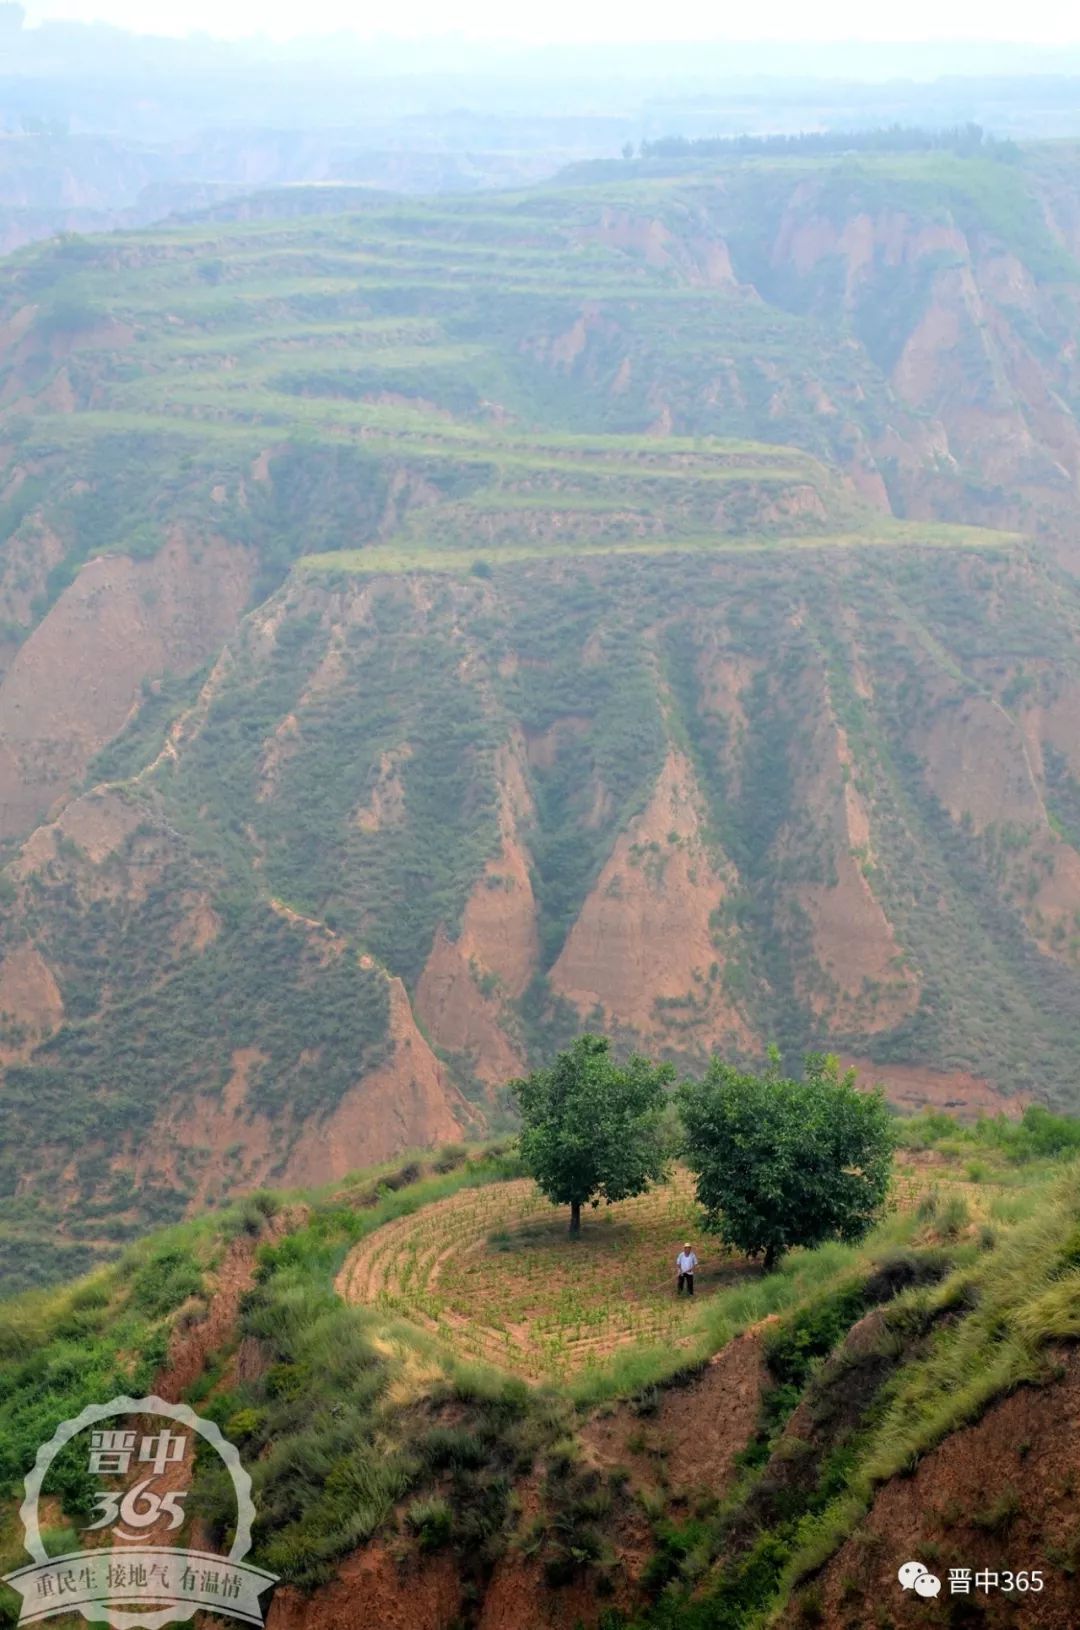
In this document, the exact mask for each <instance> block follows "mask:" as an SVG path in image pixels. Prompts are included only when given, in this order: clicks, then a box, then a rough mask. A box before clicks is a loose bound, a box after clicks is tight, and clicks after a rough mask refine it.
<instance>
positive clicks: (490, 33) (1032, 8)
mask: <svg viewBox="0 0 1080 1630" xmlns="http://www.w3.org/2000/svg"><path fill="white" fill-rule="evenodd" d="M23 3H24V4H25V6H26V10H27V14H28V18H29V19H30V20H31V21H34V22H38V21H41V20H42V19H44V18H46V17H72V18H78V19H80V20H82V21H91V20H94V19H100V20H102V21H105V22H110V23H118V24H121V25H122V26H124V27H127V28H137V29H140V30H142V31H146V32H151V31H152V32H154V33H175V34H182V33H187V32H188V31H189V30H191V29H207V30H209V31H210V32H211V33H214V34H224V35H231V36H240V35H245V34H255V33H260V32H261V33H267V34H272V35H274V36H276V37H277V38H285V37H288V36H290V35H293V34H298V33H305V34H312V33H321V32H326V31H330V30H334V29H341V28H347V29H350V30H353V31H355V32H357V33H359V34H362V35H371V34H374V33H376V32H378V31H379V30H380V29H381V30H383V31H385V32H388V33H393V34H394V35H395V36H397V37H398V38H402V37H405V38H409V37H415V36H417V35H427V36H432V35H434V36H439V35H445V34H448V33H450V32H451V31H453V32H454V33H460V34H464V35H466V36H470V37H472V38H483V39H492V40H494V39H500V40H511V41H521V42H529V43H533V42H540V41H561V40H566V41H582V40H606V39H619V40H623V41H631V40H648V39H658V38H659V39H669V40H679V39H682V40H717V39H732V40H735V39H739V40H771V39H785V40H798V39H815V40H840V39H848V40H901V39H902V40H920V39H922V40H945V39H948V40H987V41H990V40H1015V39H1018V38H1019V39H1023V40H1026V41H1030V42H1032V43H1047V44H1064V43H1070V44H1073V43H1077V42H1080V8H1078V7H1077V6H1076V5H1075V4H1073V3H1071V0H1027V3H1026V4H1025V5H1023V6H1022V7H1019V8H1018V7H1017V6H1016V5H1015V3H1014V0H1008V3H1006V0H947V3H945V4H942V0H906V3H905V4H904V5H902V6H874V5H867V3H866V0H814V3H813V4H812V5H807V4H806V0H760V3H759V4H757V5H752V6H745V5H733V4H728V5H724V4H722V3H721V4H717V0H682V4H681V5H679V6H671V7H656V6H651V5H643V4H641V3H640V0H638V3H635V0H630V3H629V4H627V3H626V0H618V3H617V0H544V4H543V5H537V6H533V5H529V6H524V5H520V4H519V5H517V6H515V5H512V4H511V5H507V4H506V3H505V0H457V3H456V4H455V5H454V6H452V7H447V5H446V4H445V0H398V3H397V4H396V5H394V6H393V7H392V8H390V9H389V11H387V10H385V9H383V8H382V7H380V8H378V10H376V8H375V7H373V6H372V7H370V9H369V8H365V7H364V6H363V5H359V6H358V5H357V4H356V0H303V3H298V0H23ZM388 25H389V26H388Z"/></svg>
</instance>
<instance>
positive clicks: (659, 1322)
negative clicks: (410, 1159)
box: [336, 1121, 1028, 1385]
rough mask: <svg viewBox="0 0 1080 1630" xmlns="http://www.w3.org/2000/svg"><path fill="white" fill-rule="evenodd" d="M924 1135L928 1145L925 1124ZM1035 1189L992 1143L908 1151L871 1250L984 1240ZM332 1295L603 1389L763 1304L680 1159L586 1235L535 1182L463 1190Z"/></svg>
mask: <svg viewBox="0 0 1080 1630" xmlns="http://www.w3.org/2000/svg"><path fill="white" fill-rule="evenodd" d="M932 1124H933V1122H932V1121H931V1125H932ZM912 1139H913V1142H914V1143H915V1144H916V1145H918V1143H919V1142H920V1135H919V1133H918V1131H916V1132H915V1133H914V1134H913V1135H912ZM1027 1182H1028V1175H1027V1174H1025V1173H1024V1172H1023V1170H1022V1169H1021V1170H1017V1169H1016V1168H1014V1167H1010V1166H1008V1165H1007V1164H1006V1163H1005V1162H1003V1161H1002V1160H1001V1159H1000V1158H995V1157H994V1155H993V1154H992V1153H991V1154H990V1155H989V1156H987V1154H986V1152H985V1151H980V1153H979V1154H977V1155H972V1156H971V1157H970V1158H967V1159H965V1158H962V1156H961V1154H959V1153H958V1152H957V1151H956V1150H954V1149H949V1148H946V1149H945V1150H943V1149H941V1148H940V1147H928V1148H918V1147H913V1148H907V1149H904V1150H903V1151H902V1152H901V1156H900V1158H899V1159H898V1161H897V1166H896V1171H895V1175H894V1181H893V1188H892V1193H891V1196H890V1201H889V1212H888V1216H887V1220H886V1221H885V1223H884V1224H882V1226H881V1228H880V1229H879V1230H878V1231H877V1233H876V1234H875V1235H874V1236H873V1237H872V1240H871V1241H870V1242H869V1244H868V1246H867V1247H866V1249H867V1250H868V1251H869V1252H870V1253H871V1254H872V1253H873V1251H875V1250H876V1251H879V1252H880V1250H881V1249H882V1248H884V1247H885V1246H887V1245H895V1244H898V1243H899V1242H900V1241H902V1240H909V1239H911V1238H912V1237H913V1236H917V1237H919V1238H920V1240H921V1241H922V1242H923V1243H925V1242H927V1241H928V1240H932V1239H933V1238H935V1237H936V1236H937V1235H939V1234H941V1235H943V1237H948V1238H951V1239H957V1238H959V1237H961V1236H965V1235H968V1236H971V1237H974V1235H975V1233H976V1232H977V1231H978V1229H980V1228H992V1227H993V1225H994V1222H995V1220H998V1219H1000V1218H1001V1217H1003V1216H1004V1217H1013V1216H1015V1215H1016V1214H1017V1212H1018V1210H1023V1206H1024V1190H1025V1186H1026V1184H1027ZM688 1239H689V1240H692V1241H693V1243H694V1246H695V1249H696V1251H697V1254H698V1257H699V1259H700V1266H699V1268H698V1272H697V1276H696V1287H695V1297H694V1300H693V1301H692V1302H691V1301H690V1299H689V1298H688V1297H685V1296H684V1297H679V1296H677V1295H676V1292H675V1275H674V1260H675V1255H676V1253H677V1251H678V1250H679V1248H680V1246H681V1245H682V1244H683V1242H684V1241H685V1240H688ZM836 1250H837V1255H839V1256H846V1255H848V1254H849V1253H848V1252H847V1251H846V1249H844V1248H840V1247H837V1248H836ZM850 1254H851V1255H852V1256H853V1257H854V1256H855V1255H858V1254H859V1253H854V1252H853V1253H850ZM815 1259H816V1260H815ZM822 1264H828V1265H829V1266H830V1268H831V1267H834V1266H835V1258H834V1255H833V1253H832V1252H831V1251H830V1250H829V1249H828V1248H827V1249H826V1250H825V1251H824V1252H820V1251H819V1252H796V1253H794V1255H793V1256H792V1258H791V1259H790V1261H789V1263H788V1266H787V1268H786V1269H785V1277H786V1276H788V1275H790V1283H792V1284H798V1283H799V1282H801V1280H802V1279H803V1277H804V1275H807V1274H809V1275H810V1276H811V1277H815V1276H816V1274H817V1273H818V1272H819V1271H821V1267H822ZM336 1288H337V1290H338V1292H339V1294H340V1295H341V1296H343V1297H344V1299H345V1300H346V1301H348V1302H351V1303H355V1304H358V1305H360V1306H364V1307H369V1308H373V1309H377V1310H378V1311H379V1312H381V1313H384V1314H387V1315H391V1316H398V1317H401V1318H402V1319H405V1320H408V1321H409V1322H410V1323H412V1324H415V1325H417V1326H418V1327H419V1328H420V1329H421V1330H423V1331H424V1332H426V1333H428V1334H430V1335H431V1336H433V1337H435V1338H436V1339H438V1340H440V1341H442V1342H444V1343H446V1344H447V1345H448V1346H449V1347H450V1348H451V1349H452V1351H453V1352H454V1354H455V1355H456V1357H457V1358H459V1359H461V1360H463V1361H466V1362H472V1361H477V1362H482V1363H484V1364H491V1365H495V1366H497V1367H499V1368H501V1369H506V1370H510V1371H512V1372H513V1373H514V1374H516V1375H521V1376H523V1377H525V1378H527V1379H528V1380H530V1381H534V1382H549V1383H550V1382H556V1383H558V1382H573V1381H581V1380H582V1379H583V1378H585V1384H586V1385H588V1384H589V1379H588V1378H592V1380H593V1381H595V1382H596V1383H597V1384H600V1378H601V1375H602V1373H603V1372H604V1371H605V1369H606V1368H607V1367H608V1366H609V1365H610V1363H611V1361H612V1360H613V1359H617V1358H618V1357H619V1355H626V1354H630V1355H633V1353H634V1351H635V1350H640V1349H642V1348H651V1349H653V1350H654V1351H656V1352H659V1351H666V1352H667V1353H668V1354H669V1355H677V1354H679V1353H682V1354H684V1355H687V1356H688V1355H690V1354H691V1353H692V1352H693V1350H694V1349H695V1347H696V1346H698V1345H699V1343H700V1340H701V1335H702V1328H703V1324H706V1325H707V1324H711V1323H715V1321H716V1320H717V1318H718V1317H722V1318H725V1319H733V1320H735V1321H736V1322H737V1323H743V1322H745V1319H746V1316H747V1313H748V1311H752V1310H756V1309H757V1308H758V1306H759V1304H760V1299H761V1270H760V1266H759V1265H758V1264H757V1263H754V1262H751V1261H750V1260H749V1259H747V1258H746V1257H744V1256H741V1255H739V1254H737V1253H736V1252H733V1251H729V1250H726V1249H725V1248H724V1246H723V1245H722V1244H721V1242H720V1241H718V1240H711V1239H710V1238H709V1237H708V1236H707V1235H703V1234H702V1232H701V1227H700V1212H699V1210H698V1208H697V1206H696V1204H695V1200H694V1190H693V1179H692V1177H691V1176H690V1174H689V1173H688V1172H687V1171H686V1170H685V1169H683V1168H681V1167H678V1168H676V1170H675V1171H674V1172H673V1174H672V1175H671V1178H670V1180H669V1181H668V1182H667V1183H665V1184H663V1185H661V1186H659V1187H657V1188H654V1189H653V1190H652V1191H651V1192H649V1193H647V1194H644V1195H640V1196H639V1197H637V1198H635V1199H632V1200H625V1201H622V1202H620V1203H618V1204H615V1205H609V1206H601V1207H599V1208H598V1209H596V1210H587V1211H586V1212H585V1213H584V1216H583V1222H582V1232H581V1236H580V1238H579V1240H578V1241H577V1242H572V1241H570V1240H569V1239H568V1237H567V1222H566V1217H565V1216H564V1215H563V1213H562V1211H561V1210H560V1209H558V1208H557V1207H554V1206H552V1205H551V1204H550V1203H549V1202H548V1201H547V1200H546V1199H545V1198H544V1196H543V1195H542V1194H541V1193H540V1192H539V1190H538V1189H537V1187H536V1185H535V1183H533V1181H532V1180H531V1179H530V1178H524V1177H520V1178H512V1179H509V1180H507V1181H503V1182H497V1183H489V1184H485V1185H483V1186H480V1187H465V1188H462V1189H459V1190H458V1191H457V1192H456V1193H454V1194H451V1195H448V1196H446V1197H445V1198H442V1199H436V1200H434V1201H433V1202H432V1203H431V1204H428V1205H424V1206H422V1207H421V1208H419V1209H417V1210H415V1211H408V1212H406V1213H404V1214H403V1215H401V1216H399V1217H395V1218H394V1219H393V1220H392V1221H389V1222H387V1223H385V1224H384V1225H383V1226H382V1227H380V1228H377V1229H376V1230H374V1231H373V1232H372V1233H370V1234H367V1235H366V1236H365V1238H364V1239H363V1240H361V1241H360V1243H359V1244H358V1245H356V1246H355V1247H354V1248H353V1249H352V1250H351V1251H350V1253H349V1255H348V1257H347V1258H346V1260H345V1263H344V1265H343V1267H342V1269H341V1271H340V1272H339V1274H338V1276H337V1279H336ZM766 1300H767V1299H766ZM763 1310H764V1311H766V1312H767V1311H768V1308H767V1307H766V1306H764V1305H763Z"/></svg>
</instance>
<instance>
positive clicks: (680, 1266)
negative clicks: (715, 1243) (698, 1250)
mask: <svg viewBox="0 0 1080 1630" xmlns="http://www.w3.org/2000/svg"><path fill="white" fill-rule="evenodd" d="M696 1267H697V1257H696V1256H695V1255H694V1252H693V1250H692V1249H691V1246H690V1241H689V1240H687V1242H686V1244H685V1245H684V1246H683V1248H682V1250H681V1251H680V1252H679V1254H678V1256H677V1257H676V1258H675V1269H676V1272H677V1273H678V1275H679V1286H678V1290H677V1291H676V1295H678V1294H679V1293H680V1292H681V1291H682V1290H683V1289H684V1288H685V1290H686V1294H687V1295H688V1296H693V1294H694V1269H695V1268H696Z"/></svg>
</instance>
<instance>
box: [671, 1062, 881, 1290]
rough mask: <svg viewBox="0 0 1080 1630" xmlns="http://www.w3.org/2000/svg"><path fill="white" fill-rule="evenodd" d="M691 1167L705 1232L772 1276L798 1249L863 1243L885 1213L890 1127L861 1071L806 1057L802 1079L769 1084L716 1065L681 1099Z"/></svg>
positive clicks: (773, 1071)
mask: <svg viewBox="0 0 1080 1630" xmlns="http://www.w3.org/2000/svg"><path fill="white" fill-rule="evenodd" d="M679 1103H680V1107H681V1109H682V1117H683V1125H684V1128H685V1132H686V1152H685V1154H686V1161H687V1164H688V1165H689V1166H690V1169H691V1170H692V1171H693V1172H694V1173H695V1175H696V1177H697V1197H698V1201H699V1203H700V1204H701V1206H702V1208H703V1210H704V1212H705V1218H704V1223H705V1227H706V1228H708V1229H709V1230H711V1231H712V1232H714V1233H718V1234H720V1235H722V1236H723V1238H724V1239H725V1240H726V1241H727V1243H728V1244H730V1245H734V1246H735V1247H737V1249H739V1250H741V1251H745V1252H746V1253H747V1254H748V1255H749V1256H758V1255H761V1256H763V1258H764V1267H765V1269H766V1271H768V1270H769V1269H771V1268H772V1267H774V1266H775V1264H776V1262H777V1260H778V1259H779V1258H780V1256H782V1254H783V1253H784V1252H785V1251H787V1250H789V1249H790V1247H791V1246H793V1245H819V1244H821V1242H822V1241H823V1240H827V1239H841V1240H856V1239H860V1238H861V1237H862V1235H863V1234H865V1233H866V1231H867V1229H868V1228H870V1226H871V1225H872V1224H873V1222H874V1221H875V1220H876V1218H877V1217H878V1216H879V1215H880V1213H881V1208H882V1204H883V1202H884V1199H885V1193H886V1190H887V1188H888V1184H889V1174H890V1171H891V1167H892V1148H893V1129H892V1119H891V1116H890V1114H889V1111H888V1108H887V1107H886V1104H885V1100H884V1098H883V1097H882V1095H881V1093H880V1091H876V1090H875V1091H874V1092H860V1091H859V1090H858V1089H857V1088H856V1086H855V1071H854V1070H848V1071H847V1072H846V1073H845V1074H844V1075H841V1074H840V1069H839V1066H838V1064H837V1061H836V1059H835V1058H833V1057H831V1056H827V1055H825V1054H824V1053H809V1054H808V1055H807V1057H806V1063H805V1079H804V1080H802V1081H793V1080H790V1079H786V1078H784V1077H782V1076H781V1075H780V1071H779V1065H778V1058H777V1055H776V1054H775V1053H774V1054H773V1055H772V1059H771V1062H770V1065H769V1068H768V1069H767V1070H766V1072H765V1074H764V1075H748V1074H743V1073H742V1072H741V1071H739V1070H736V1069H733V1068H732V1067H731V1066H730V1065H728V1064H724V1063H723V1062H722V1061H721V1060H720V1059H718V1058H714V1059H713V1061H712V1063H711V1065H710V1066H709V1070H708V1073H707V1074H706V1076H705V1079H704V1080H703V1081H691V1082H687V1083H686V1084H685V1085H684V1086H683V1087H681V1088H680V1091H679Z"/></svg>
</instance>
